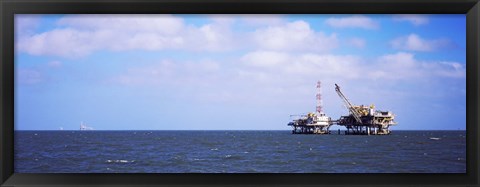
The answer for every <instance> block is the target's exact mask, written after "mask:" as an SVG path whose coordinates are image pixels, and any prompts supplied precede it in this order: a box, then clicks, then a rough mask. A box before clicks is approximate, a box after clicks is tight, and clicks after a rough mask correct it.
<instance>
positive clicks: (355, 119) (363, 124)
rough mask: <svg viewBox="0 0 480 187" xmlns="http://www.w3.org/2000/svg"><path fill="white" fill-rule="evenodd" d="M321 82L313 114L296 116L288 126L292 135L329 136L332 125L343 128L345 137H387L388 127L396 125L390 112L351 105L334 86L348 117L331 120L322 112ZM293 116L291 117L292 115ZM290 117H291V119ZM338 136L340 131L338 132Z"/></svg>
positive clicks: (318, 83)
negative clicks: (347, 112) (290, 127)
mask: <svg viewBox="0 0 480 187" xmlns="http://www.w3.org/2000/svg"><path fill="white" fill-rule="evenodd" d="M320 86H321V82H320V81H318V82H317V95H316V98H317V106H316V112H315V113H308V114H306V115H300V116H297V119H294V120H293V121H292V122H290V123H288V126H292V128H293V130H292V134H330V130H329V129H330V127H331V126H332V125H334V124H336V125H339V126H344V127H345V128H346V129H347V130H346V131H345V133H344V134H345V135H388V134H390V133H391V131H390V126H393V125H396V124H397V123H396V122H395V121H394V119H395V115H394V114H393V113H392V112H390V111H381V110H375V106H374V105H373V104H372V105H370V106H365V105H353V104H352V103H351V102H350V100H348V98H347V97H346V96H345V95H344V94H343V93H342V91H341V90H340V86H338V85H337V84H335V91H336V92H337V94H338V96H339V97H340V98H341V99H342V100H343V102H344V105H345V107H346V108H347V109H348V111H349V115H346V116H341V117H340V118H339V119H338V120H332V119H331V118H330V117H328V116H327V115H326V114H325V113H324V112H323V110H322V97H321V87H320ZM292 116H293V115H292ZM292 116H291V117H292ZM338 134H340V131H339V132H338Z"/></svg>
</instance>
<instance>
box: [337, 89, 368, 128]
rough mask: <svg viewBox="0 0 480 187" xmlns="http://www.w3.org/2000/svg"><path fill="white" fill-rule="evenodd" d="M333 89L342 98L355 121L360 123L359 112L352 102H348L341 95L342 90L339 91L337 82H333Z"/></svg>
mask: <svg viewBox="0 0 480 187" xmlns="http://www.w3.org/2000/svg"><path fill="white" fill-rule="evenodd" d="M335 91H336V92H337V94H338V96H340V98H341V99H342V100H343V102H344V103H345V107H347V108H348V110H349V111H350V113H351V114H352V116H353V117H354V118H355V121H357V123H359V124H362V120H361V119H360V114H359V113H358V111H357V110H355V108H354V107H353V105H352V103H350V101H349V100H348V99H347V97H345V95H343V93H342V91H340V86H338V85H337V84H335Z"/></svg>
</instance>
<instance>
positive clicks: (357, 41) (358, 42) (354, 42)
mask: <svg viewBox="0 0 480 187" xmlns="http://www.w3.org/2000/svg"><path fill="white" fill-rule="evenodd" d="M347 44H348V45H350V46H353V47H356V48H364V47H365V45H366V41H365V40H364V39H362V38H351V39H349V40H348V41H347Z"/></svg>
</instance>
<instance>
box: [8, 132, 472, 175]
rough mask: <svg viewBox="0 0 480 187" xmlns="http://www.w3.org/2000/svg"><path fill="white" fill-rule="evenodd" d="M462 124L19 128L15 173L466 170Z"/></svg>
mask: <svg viewBox="0 0 480 187" xmlns="http://www.w3.org/2000/svg"><path fill="white" fill-rule="evenodd" d="M465 137H466V132H465V131H393V132H392V134H391V135H384V136H364V135H337V134H336V131H332V134H329V135H300V134H295V135H294V134H291V133H290V131H16V132H15V163H14V164H15V172H16V173H465V172H466V143H465V142H466V141H465V140H466V138H465Z"/></svg>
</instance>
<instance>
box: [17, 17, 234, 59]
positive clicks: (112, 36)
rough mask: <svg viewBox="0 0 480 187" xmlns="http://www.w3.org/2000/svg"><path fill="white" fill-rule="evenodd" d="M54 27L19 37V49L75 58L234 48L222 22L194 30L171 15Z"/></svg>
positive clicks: (69, 20)
mask: <svg viewBox="0 0 480 187" xmlns="http://www.w3.org/2000/svg"><path fill="white" fill-rule="evenodd" d="M57 24H58V25H59V26H60V27H59V28H57V29H53V30H50V31H46V32H43V33H39V34H34V35H29V36H23V37H21V38H20V39H19V41H18V42H17V46H18V49H19V50H20V51H22V52H26V53H29V54H32V55H53V56H61V57H69V58H76V57H83V56H87V55H89V54H91V53H93V52H95V51H97V50H104V49H106V50H112V51H125V50H135V49H140V50H150V51H158V50H164V49H185V50H193V51H222V50H228V49H230V48H231V47H235V46H236V45H235V42H233V38H234V37H233V36H232V32H231V31H229V26H228V24H225V22H224V21H221V20H216V21H213V22H212V23H210V24H205V25H202V26H200V27H195V26H192V25H185V23H184V22H183V19H181V18H177V17H174V16H170V15H136V16H132V15H128V16H127V15H75V16H67V17H65V18H62V19H60V20H59V21H58V23H57Z"/></svg>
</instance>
